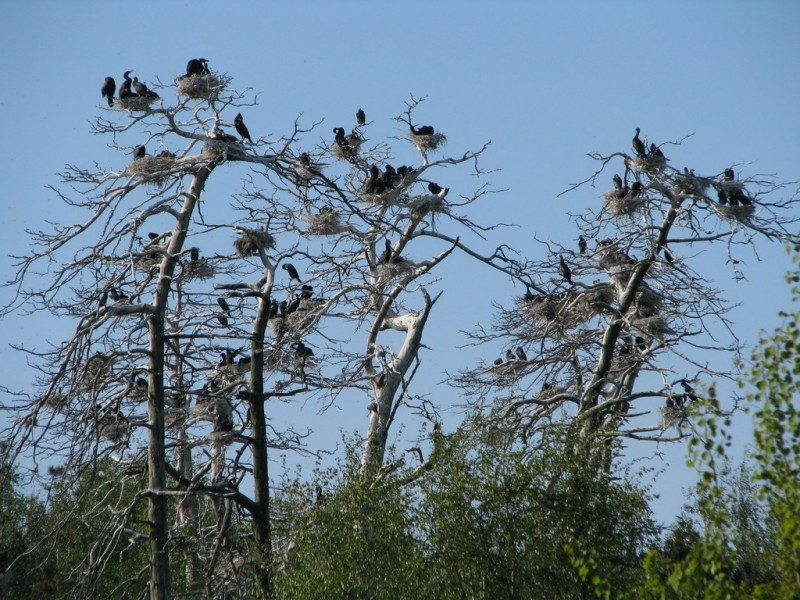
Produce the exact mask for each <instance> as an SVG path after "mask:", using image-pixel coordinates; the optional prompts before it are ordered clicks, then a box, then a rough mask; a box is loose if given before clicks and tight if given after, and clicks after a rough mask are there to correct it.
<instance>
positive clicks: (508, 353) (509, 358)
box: [506, 348, 517, 362]
mask: <svg viewBox="0 0 800 600" xmlns="http://www.w3.org/2000/svg"><path fill="white" fill-rule="evenodd" d="M515 360H517V357H516V356H514V353H513V352H512V351H511V349H510V348H509V349H508V350H506V361H508V362H513V361H515Z"/></svg>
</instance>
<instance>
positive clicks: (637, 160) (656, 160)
mask: <svg viewBox="0 0 800 600" xmlns="http://www.w3.org/2000/svg"><path fill="white" fill-rule="evenodd" d="M625 162H626V164H627V165H628V166H629V167H630V168H631V169H634V170H635V171H638V172H639V173H646V174H647V175H651V176H652V175H656V174H658V173H659V172H660V171H661V170H662V169H663V168H664V167H666V166H667V159H666V158H664V157H663V156H634V157H633V158H629V159H628V160H627V161H625Z"/></svg>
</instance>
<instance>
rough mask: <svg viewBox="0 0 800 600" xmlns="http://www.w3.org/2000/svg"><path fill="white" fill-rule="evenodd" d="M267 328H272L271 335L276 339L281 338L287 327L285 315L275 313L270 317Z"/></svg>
mask: <svg viewBox="0 0 800 600" xmlns="http://www.w3.org/2000/svg"><path fill="white" fill-rule="evenodd" d="M269 328H270V330H272V335H274V336H275V337H276V338H277V339H281V338H282V337H283V335H284V334H285V333H286V331H287V330H288V329H289V325H288V323H287V322H286V317H282V316H280V315H276V316H274V317H272V318H270V320H269Z"/></svg>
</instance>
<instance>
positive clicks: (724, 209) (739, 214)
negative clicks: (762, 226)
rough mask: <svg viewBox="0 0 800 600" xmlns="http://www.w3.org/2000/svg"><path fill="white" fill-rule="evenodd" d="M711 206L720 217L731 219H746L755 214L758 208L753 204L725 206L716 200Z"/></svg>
mask: <svg viewBox="0 0 800 600" xmlns="http://www.w3.org/2000/svg"><path fill="white" fill-rule="evenodd" d="M711 207H712V208H713V209H714V212H716V213H717V214H718V215H719V216H720V217H722V218H724V219H728V220H730V221H746V220H748V219H749V218H750V217H752V216H753V213H755V210H756V207H755V206H753V205H752V204H751V205H750V206H743V205H739V206H723V205H721V204H717V203H716V202H714V203H712V204H711Z"/></svg>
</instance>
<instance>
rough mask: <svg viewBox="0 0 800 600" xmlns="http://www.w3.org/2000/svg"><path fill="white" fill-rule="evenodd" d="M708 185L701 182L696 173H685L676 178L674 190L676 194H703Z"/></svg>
mask: <svg viewBox="0 0 800 600" xmlns="http://www.w3.org/2000/svg"><path fill="white" fill-rule="evenodd" d="M706 187H708V185H707V184H703V183H701V182H700V180H699V179H697V177H695V176H694V175H691V174H686V173H684V174H683V175H678V176H677V177H676V178H675V185H674V186H673V187H672V192H673V193H674V194H675V195H676V196H702V195H703V190H705V188H706Z"/></svg>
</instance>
